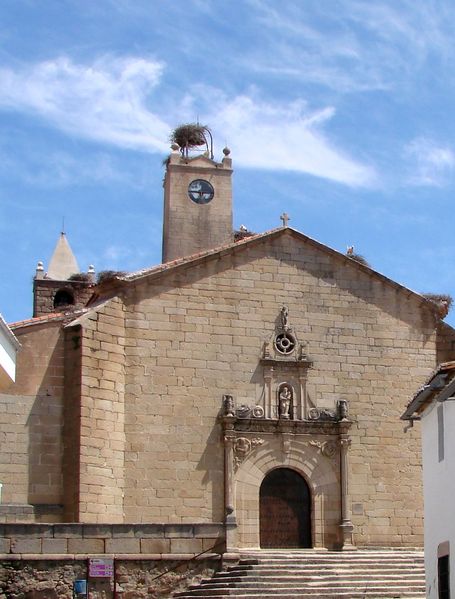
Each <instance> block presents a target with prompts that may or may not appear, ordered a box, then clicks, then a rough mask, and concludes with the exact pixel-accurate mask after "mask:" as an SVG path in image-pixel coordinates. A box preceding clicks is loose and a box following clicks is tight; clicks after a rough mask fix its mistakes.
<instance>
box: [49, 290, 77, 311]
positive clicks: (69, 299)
mask: <svg viewBox="0 0 455 599" xmlns="http://www.w3.org/2000/svg"><path fill="white" fill-rule="evenodd" d="M73 304H74V295H73V294H72V293H71V291H69V290H68V289H59V290H58V291H57V293H56V294H55V297H54V308H61V307H62V306H71V305H73Z"/></svg>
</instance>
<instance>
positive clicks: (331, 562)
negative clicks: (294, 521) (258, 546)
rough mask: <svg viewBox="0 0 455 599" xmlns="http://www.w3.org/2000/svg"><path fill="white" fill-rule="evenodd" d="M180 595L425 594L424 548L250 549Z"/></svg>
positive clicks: (325, 598) (318, 597)
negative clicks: (236, 560) (237, 559)
mask: <svg viewBox="0 0 455 599" xmlns="http://www.w3.org/2000/svg"><path fill="white" fill-rule="evenodd" d="M174 597H179V598H180V599H191V597H193V598H195V597H205V598H206V599H210V597H213V599H215V598H222V597H226V598H227V597H230V598H238V599H241V598H245V599H255V598H259V597H260V598H261V599H268V598H270V599H276V598H277V597H280V598H283V599H285V598H286V597H289V598H290V599H291V598H292V599H296V598H299V599H305V598H308V599H337V598H341V599H360V598H362V599H389V598H391V599H393V598H395V599H401V598H407V599H411V598H414V599H424V597H425V575H424V567H423V553H422V552H421V551H393V550H388V551H386V550H381V551H375V550H363V551H362V550H361V551H352V552H349V553H348V552H319V551H314V550H313V551H311V550H304V551H295V552H289V551H286V552H285V553H280V552H266V551H264V552H248V554H242V556H241V559H239V562H238V563H237V564H235V565H231V566H229V567H228V568H227V570H225V571H222V572H217V573H216V574H215V575H214V576H213V577H212V578H210V579H203V580H202V581H201V582H200V583H199V584H198V585H192V586H191V587H190V589H188V590H187V591H185V592H181V593H177V594H175V595H174Z"/></svg>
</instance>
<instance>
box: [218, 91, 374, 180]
mask: <svg viewBox="0 0 455 599" xmlns="http://www.w3.org/2000/svg"><path fill="white" fill-rule="evenodd" d="M216 106H217V110H216V113H214V114H213V115H209V119H207V120H208V122H213V123H216V129H217V131H218V135H217V137H218V138H221V139H223V134H224V135H226V132H227V134H228V138H227V141H228V145H229V146H230V147H231V149H232V150H233V158H234V159H235V161H236V163H237V164H238V163H240V164H242V165H243V166H247V167H253V168H259V169H271V170H290V171H296V172H302V173H308V174H311V175H315V176H317V177H323V178H326V179H330V180H332V181H336V182H338V183H344V184H346V185H350V186H370V185H373V184H374V183H375V179H376V175H375V172H374V169H373V168H371V167H368V166H366V165H363V164H361V163H359V162H357V161H355V160H354V159H353V158H350V157H349V156H348V155H347V154H345V153H344V152H342V151H341V150H339V149H338V148H336V146H335V145H334V144H332V143H331V142H330V140H329V139H328V137H327V135H325V134H324V132H323V130H322V127H323V126H324V125H326V124H327V123H328V122H329V121H330V119H331V118H332V117H333V116H334V114H335V110H334V108H333V107H327V108H323V109H321V110H315V111H310V110H308V109H307V107H306V106H305V104H304V103H302V102H293V103H289V104H282V105H279V104H271V103H265V102H260V101H258V100H257V99H256V98H255V97H249V96H238V97H236V98H234V99H233V100H232V101H225V102H224V103H222V102H220V101H218V102H216Z"/></svg>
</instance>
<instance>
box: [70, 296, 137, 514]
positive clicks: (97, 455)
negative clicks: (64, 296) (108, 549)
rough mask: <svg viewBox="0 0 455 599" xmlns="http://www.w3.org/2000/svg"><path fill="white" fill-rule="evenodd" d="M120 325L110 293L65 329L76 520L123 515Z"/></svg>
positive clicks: (122, 335)
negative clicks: (70, 375)
mask: <svg viewBox="0 0 455 599" xmlns="http://www.w3.org/2000/svg"><path fill="white" fill-rule="evenodd" d="M124 325H125V321H124V318H123V304H122V303H121V302H120V301H119V300H118V299H114V300H111V301H109V302H107V303H106V304H103V305H102V306H99V307H98V308H96V309H95V310H92V311H90V312H89V313H87V314H86V315H83V316H81V317H80V318H79V319H78V320H77V321H75V322H73V323H72V326H71V327H69V328H68V332H67V335H69V336H70V337H71V339H72V340H73V341H74V344H75V345H76V346H77V347H74V348H73V353H76V354H77V355H79V359H78V360H79V361H75V363H74V364H73V378H74V380H75V382H76V386H77V388H76V390H75V388H74V387H72V385H71V383H70V382H69V381H68V385H67V392H68V394H69V396H70V397H72V396H73V395H75V397H73V398H72V399H70V400H69V402H68V410H67V413H68V414H67V415H68V420H67V422H66V424H67V425H68V422H69V423H70V424H69V425H70V426H71V425H72V423H73V422H74V430H75V431H76V436H77V444H76V449H75V453H74V455H72V453H71V452H73V451H74V446H72V445H71V444H68V445H67V449H68V452H69V454H70V455H72V461H73V463H74V464H76V462H78V464H77V468H78V469H77V470H74V469H73V468H70V469H69V471H68V475H69V477H71V476H73V477H74V480H73V481H72V482H71V481H69V484H70V485H72V486H73V487H74V488H75V495H76V496H77V503H78V505H77V509H75V511H74V514H73V518H72V519H73V520H77V521H80V522H106V520H108V521H109V522H122V521H123V496H124V456H125V422H124V392H125V384H124V371H125V355H124V354H125V350H124V346H125V329H124ZM69 351H71V350H69ZM70 362H72V360H71V359H70ZM70 368H71V364H70V365H69V369H70ZM71 412H72V413H71ZM75 441H76V439H75Z"/></svg>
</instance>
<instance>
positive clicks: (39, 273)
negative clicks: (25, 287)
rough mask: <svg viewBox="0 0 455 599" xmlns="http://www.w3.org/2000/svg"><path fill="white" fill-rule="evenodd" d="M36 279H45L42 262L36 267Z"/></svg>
mask: <svg viewBox="0 0 455 599" xmlns="http://www.w3.org/2000/svg"><path fill="white" fill-rule="evenodd" d="M35 278H36V279H44V264H43V263H42V262H41V260H40V261H39V262H38V264H37V265H36V271H35Z"/></svg>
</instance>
